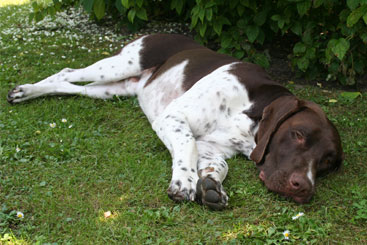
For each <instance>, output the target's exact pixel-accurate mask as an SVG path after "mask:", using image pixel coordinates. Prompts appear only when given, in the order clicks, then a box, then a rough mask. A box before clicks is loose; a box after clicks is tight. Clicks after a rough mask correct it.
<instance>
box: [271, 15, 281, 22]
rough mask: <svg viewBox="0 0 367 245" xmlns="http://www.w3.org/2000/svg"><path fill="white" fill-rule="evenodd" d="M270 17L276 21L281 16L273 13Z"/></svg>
mask: <svg viewBox="0 0 367 245" xmlns="http://www.w3.org/2000/svg"><path fill="white" fill-rule="evenodd" d="M271 19H272V20H275V21H278V20H281V19H282V17H281V16H280V15H278V14H276V15H273V16H272V17H271Z"/></svg>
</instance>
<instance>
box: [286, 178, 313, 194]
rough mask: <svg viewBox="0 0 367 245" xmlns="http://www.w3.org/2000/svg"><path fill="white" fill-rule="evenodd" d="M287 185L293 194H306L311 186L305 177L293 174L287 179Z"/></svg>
mask: <svg viewBox="0 0 367 245" xmlns="http://www.w3.org/2000/svg"><path fill="white" fill-rule="evenodd" d="M289 185H290V187H291V188H292V190H293V191H294V192H297V193H300V194H301V193H304V194H306V193H308V192H309V191H310V190H311V184H310V183H309V181H308V179H307V177H306V176H302V175H300V174H298V173H293V174H292V175H291V177H290V178H289Z"/></svg>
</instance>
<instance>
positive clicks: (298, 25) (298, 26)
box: [291, 21, 302, 36]
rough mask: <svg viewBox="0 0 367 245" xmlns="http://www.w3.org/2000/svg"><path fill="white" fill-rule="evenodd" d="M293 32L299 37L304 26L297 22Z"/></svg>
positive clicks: (292, 29) (292, 28)
mask: <svg viewBox="0 0 367 245" xmlns="http://www.w3.org/2000/svg"><path fill="white" fill-rule="evenodd" d="M291 31H292V32H293V33H294V34H296V35H297V36H301V35H302V25H301V23H300V22H299V21H296V22H295V23H294V25H293V26H292V27H291Z"/></svg>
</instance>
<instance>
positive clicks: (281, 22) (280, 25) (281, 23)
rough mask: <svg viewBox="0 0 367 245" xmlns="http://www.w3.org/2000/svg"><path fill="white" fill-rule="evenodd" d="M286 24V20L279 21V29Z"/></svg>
mask: <svg viewBox="0 0 367 245" xmlns="http://www.w3.org/2000/svg"><path fill="white" fill-rule="evenodd" d="M284 24H285V21H284V20H279V21H278V27H279V29H283V27H284Z"/></svg>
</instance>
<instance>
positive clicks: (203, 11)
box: [199, 8, 205, 23]
mask: <svg viewBox="0 0 367 245" xmlns="http://www.w3.org/2000/svg"><path fill="white" fill-rule="evenodd" d="M204 17H205V9H202V8H201V9H200V11H199V19H200V20H201V23H203V22H204Z"/></svg>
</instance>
